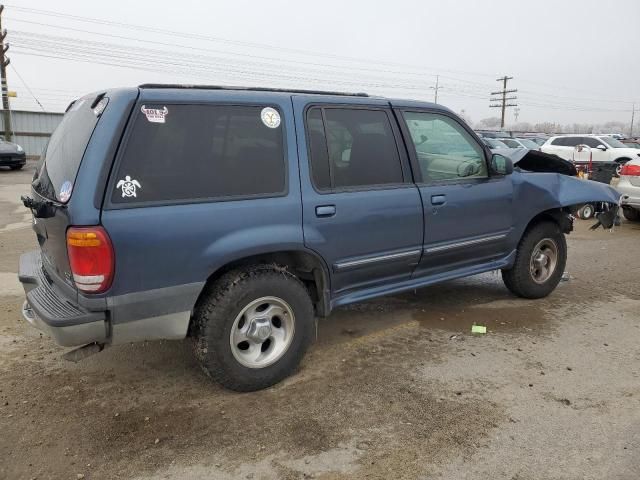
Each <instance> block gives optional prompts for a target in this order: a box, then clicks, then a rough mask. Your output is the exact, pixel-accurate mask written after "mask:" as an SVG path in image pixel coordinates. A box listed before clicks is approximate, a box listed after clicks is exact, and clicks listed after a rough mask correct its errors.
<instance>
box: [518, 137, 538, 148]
mask: <svg viewBox="0 0 640 480" xmlns="http://www.w3.org/2000/svg"><path fill="white" fill-rule="evenodd" d="M518 141H519V142H520V143H521V144H523V145H524V146H525V147H527V148H533V149H537V148H538V147H539V145H538V144H537V143H536V142H534V141H533V140H529V139H527V138H519V139H518Z"/></svg>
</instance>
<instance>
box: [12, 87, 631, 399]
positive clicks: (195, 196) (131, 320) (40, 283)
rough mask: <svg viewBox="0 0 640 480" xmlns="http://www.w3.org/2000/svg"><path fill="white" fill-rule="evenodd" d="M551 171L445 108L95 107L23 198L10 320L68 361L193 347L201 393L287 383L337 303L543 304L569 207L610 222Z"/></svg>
mask: <svg viewBox="0 0 640 480" xmlns="http://www.w3.org/2000/svg"><path fill="white" fill-rule="evenodd" d="M530 154H535V152H530ZM527 162H529V163H531V165H528V164H527ZM551 163H553V162H551ZM560 168H561V167H558V166H557V165H551V164H550V165H545V164H544V162H543V161H537V162H536V161H535V159H534V161H530V160H527V159H526V158H524V157H523V158H521V159H520V160H519V161H518V162H516V167H515V168H514V165H513V163H512V161H511V160H510V159H509V158H507V157H506V156H503V155H499V154H494V153H492V152H491V151H490V149H489V148H488V147H487V146H486V145H485V144H483V143H482V141H481V140H480V139H479V138H478V136H477V135H476V134H475V133H474V132H473V131H472V130H470V129H469V127H468V126H467V124H466V123H465V122H464V121H463V120H461V119H460V118H459V117H458V116H457V115H456V114H455V113H453V112H452V111H451V110H449V109H447V108H445V107H443V106H440V105H435V104H431V103H425V102H419V101H409V100H392V99H385V98H379V97H369V96H367V95H364V94H341V93H333V92H317V91H313V92H312V91H281V90H270V89H250V88H233V87H211V86H203V87H198V86H180V85H142V86H140V87H138V88H122V89H114V90H107V91H103V92H100V93H95V94H90V95H87V96H85V97H83V98H81V99H79V100H77V101H75V102H74V103H73V104H72V105H71V106H70V108H69V109H68V111H67V112H66V114H65V116H64V118H63V120H62V122H61V124H60V126H59V127H58V129H57V130H56V131H55V133H54V134H53V136H52V138H51V140H50V142H49V145H48V148H47V150H46V152H45V154H44V157H43V160H42V163H41V165H40V167H39V169H38V171H37V173H36V175H35V178H34V181H33V184H32V189H31V192H30V194H29V196H27V197H24V198H23V202H24V204H25V206H27V207H28V208H29V209H30V210H31V211H32V213H33V229H34V231H35V234H36V236H37V239H38V243H39V246H40V248H39V249H38V250H36V251H33V252H30V253H27V254H25V255H23V256H22V257H21V258H20V273H19V279H20V281H21V282H22V284H23V286H24V289H25V293H26V301H25V303H24V307H23V315H24V318H25V320H26V321H28V322H29V323H31V324H32V325H34V326H35V327H36V328H39V329H40V330H42V331H44V332H47V333H49V334H50V335H51V336H52V337H53V338H54V339H55V341H56V342H58V343H59V344H61V345H65V346H77V345H85V346H84V347H81V348H80V349H78V350H75V351H74V352H71V356H73V357H74V358H76V359H77V358H81V357H82V356H85V355H87V354H90V353H93V352H97V351H100V350H101V349H102V348H104V347H105V346H107V345H115V344H122V343H127V342H138V341H143V340H155V339H183V338H185V337H191V339H192V341H193V347H194V353H195V356H196V358H197V359H198V361H199V362H200V365H201V366H202V368H203V369H204V371H205V372H206V373H207V374H208V375H209V376H211V377H212V378H213V379H215V380H217V381H218V382H220V383H221V384H223V385H224V386H226V387H227V388H230V389H233V390H238V391H250V390H257V389H261V388H265V387H268V386H270V385H273V384H274V383H276V382H279V381H280V380H282V379H284V378H285V377H287V376H288V375H290V374H291V373H292V372H294V371H295V369H296V368H297V366H298V364H299V362H300V360H301V358H302V357H303V355H304V353H305V351H306V349H307V347H308V345H309V344H310V342H311V340H312V338H313V337H314V335H315V332H316V329H315V326H316V325H315V319H316V317H325V316H327V315H329V314H330V313H331V311H332V310H333V309H335V308H336V307H340V306H343V305H348V304H352V303H356V302H362V301H364V300H367V299H371V298H375V297H379V296H382V295H389V294H394V293H398V292H403V291H408V290H414V289H417V288H420V287H424V286H427V285H431V284H434V283H437V282H442V281H445V280H451V279H455V278H460V277H466V276H469V275H475V274H478V273H482V272H487V271H491V270H501V271H502V278H503V279H504V283H505V285H506V287H507V289H508V290H509V291H510V292H512V293H513V294H514V295H517V296H519V297H523V298H531V299H533V298H541V297H544V296H547V295H549V294H550V293H551V292H552V291H553V290H554V289H555V288H556V286H557V285H558V282H559V281H560V278H561V276H562V274H563V271H564V267H565V262H566V259H567V243H566V240H565V235H566V234H568V233H569V232H571V230H572V222H573V216H572V213H573V211H574V208H575V206H576V205H580V204H584V203H585V202H590V201H597V202H603V203H605V204H607V205H609V206H610V210H609V212H607V214H608V215H602V216H601V217H600V223H602V225H603V226H604V227H610V226H611V225H612V224H613V220H612V216H611V212H613V216H615V212H616V211H617V203H618V199H619V195H618V193H617V192H616V191H615V190H614V189H613V188H611V187H609V186H607V185H603V184H599V183H595V182H590V181H582V180H579V179H577V178H575V177H573V176H571V175H570V174H563V173H566V172H560V170H559V169H560ZM536 169H537V170H539V171H535V170H536ZM569 173H570V172H569Z"/></svg>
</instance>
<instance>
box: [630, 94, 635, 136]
mask: <svg viewBox="0 0 640 480" xmlns="http://www.w3.org/2000/svg"><path fill="white" fill-rule="evenodd" d="M635 116H636V104H635V102H634V103H633V107H632V109H631V125H630V126H629V137H631V138H633V120H634V117H635Z"/></svg>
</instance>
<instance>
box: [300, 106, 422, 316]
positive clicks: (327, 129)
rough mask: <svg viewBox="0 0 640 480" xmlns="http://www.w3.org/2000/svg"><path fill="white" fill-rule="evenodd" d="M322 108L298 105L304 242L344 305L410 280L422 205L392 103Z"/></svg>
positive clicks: (419, 240) (417, 253) (419, 249)
mask: <svg viewBox="0 0 640 480" xmlns="http://www.w3.org/2000/svg"><path fill="white" fill-rule="evenodd" d="M359 101H361V102H362V104H361V105H358V104H354V103H353V102H359ZM319 102H322V103H318V104H311V105H309V100H308V98H299V97H294V99H293V103H294V112H295V117H296V125H297V136H298V153H299V159H300V178H301V191H302V203H303V230H304V240H305V245H306V246H307V247H308V248H310V249H313V250H314V251H316V252H318V253H319V254H320V255H321V256H322V257H323V258H324V259H325V261H326V262H327V264H328V267H329V268H330V269H331V270H332V284H331V290H332V292H333V296H334V297H337V303H336V304H340V297H342V298H343V299H344V298H345V296H347V295H349V297H350V298H351V300H353V295H357V294H356V293H354V292H355V291H356V290H361V289H370V288H375V287H379V288H384V286H385V284H387V283H389V282H399V281H403V280H409V279H410V278H411V273H412V271H413V269H414V268H415V266H416V265H417V264H418V262H419V259H420V255H421V252H422V235H423V214H422V203H421V200H420V194H419V192H418V189H417V188H416V186H415V185H414V183H413V181H412V179H411V173H410V168H409V165H408V160H407V158H406V151H404V149H403V148H400V147H402V143H401V142H402V140H401V137H400V132H399V130H398V126H397V123H396V122H395V120H394V118H393V114H392V112H391V110H390V109H389V104H388V103H387V102H383V101H379V100H375V99H366V103H364V102H365V100H364V99H363V100H360V99H350V101H349V104H348V105H344V104H343V105H341V104H340V103H338V102H339V100H338V99H336V103H330V102H331V100H329V102H327V98H326V97H324V98H321V99H319Z"/></svg>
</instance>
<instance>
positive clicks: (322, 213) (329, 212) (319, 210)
mask: <svg viewBox="0 0 640 480" xmlns="http://www.w3.org/2000/svg"><path fill="white" fill-rule="evenodd" d="M335 214H336V206H335V205H320V206H318V207H316V217H333V216H334V215H335Z"/></svg>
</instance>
